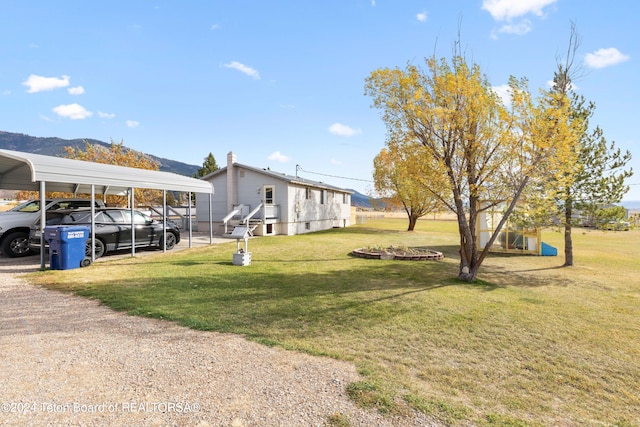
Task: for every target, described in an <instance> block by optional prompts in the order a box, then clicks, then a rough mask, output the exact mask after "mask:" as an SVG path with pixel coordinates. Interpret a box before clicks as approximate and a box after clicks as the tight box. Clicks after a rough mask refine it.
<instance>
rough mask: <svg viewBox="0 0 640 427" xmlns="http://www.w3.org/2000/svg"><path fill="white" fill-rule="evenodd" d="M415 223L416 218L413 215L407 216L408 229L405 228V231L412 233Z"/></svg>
mask: <svg viewBox="0 0 640 427" xmlns="http://www.w3.org/2000/svg"><path fill="white" fill-rule="evenodd" d="M417 222H418V216H417V215H414V214H413V213H411V214H409V228H407V231H413V229H414V228H416V223H417Z"/></svg>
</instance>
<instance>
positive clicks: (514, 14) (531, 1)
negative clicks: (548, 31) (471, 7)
mask: <svg viewBox="0 0 640 427" xmlns="http://www.w3.org/2000/svg"><path fill="white" fill-rule="evenodd" d="M557 1H558V0H484V1H483V2H482V9H483V10H486V11H488V12H489V13H490V14H491V16H493V19H495V20H496V21H509V20H511V19H513V18H519V17H521V16H525V15H528V14H530V13H532V14H534V15H536V16H543V15H544V12H543V9H544V8H545V7H547V6H549V5H552V4H554V3H556V2H557Z"/></svg>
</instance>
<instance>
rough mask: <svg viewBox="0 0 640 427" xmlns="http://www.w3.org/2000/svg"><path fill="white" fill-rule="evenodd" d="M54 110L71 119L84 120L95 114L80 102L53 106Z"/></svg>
mask: <svg viewBox="0 0 640 427" xmlns="http://www.w3.org/2000/svg"><path fill="white" fill-rule="evenodd" d="M53 112H54V113H56V114H57V115H59V116H60V117H66V118H67V119H71V120H83V119H86V118H87V117H91V116H93V113H92V112H91V111H88V110H87V109H85V108H84V107H83V106H82V105H80V104H75V103H74V104H67V105H58V106H57V107H55V108H53Z"/></svg>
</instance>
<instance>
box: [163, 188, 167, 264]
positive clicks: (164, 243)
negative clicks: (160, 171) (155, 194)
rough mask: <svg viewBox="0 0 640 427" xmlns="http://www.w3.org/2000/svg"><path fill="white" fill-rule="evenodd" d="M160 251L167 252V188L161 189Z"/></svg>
mask: <svg viewBox="0 0 640 427" xmlns="http://www.w3.org/2000/svg"><path fill="white" fill-rule="evenodd" d="M162 252H167V190H162Z"/></svg>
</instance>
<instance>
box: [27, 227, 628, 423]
mask: <svg viewBox="0 0 640 427" xmlns="http://www.w3.org/2000/svg"><path fill="white" fill-rule="evenodd" d="M406 225H407V221H406V220H391V219H386V220H370V221H368V222H367V223H366V224H363V225H358V226H353V227H350V228H344V229H334V230H330V231H326V232H319V233H313V234H308V235H302V236H291V237H285V236H275V237H268V238H257V239H252V240H251V241H250V242H249V249H250V250H251V252H252V255H253V261H252V264H251V265H250V266H246V267H239V266H234V265H232V263H231V259H232V253H233V252H234V251H235V249H236V244H235V242H230V243H229V244H222V245H215V246H211V247H204V248H196V249H190V250H185V251H180V252H176V253H168V254H164V255H163V254H160V253H159V254H157V255H152V256H145V257H138V258H131V259H114V260H110V261H105V262H100V263H96V264H94V265H92V266H91V267H90V268H85V269H77V270H69V271H47V272H40V273H35V274H32V275H31V276H30V279H31V280H32V281H33V282H35V283H39V284H43V285H45V286H48V287H51V288H54V289H61V290H68V291H74V292H76V293H78V294H81V295H85V296H88V297H91V298H96V299H99V300H101V301H102V302H103V303H104V304H106V305H109V306H111V307H113V308H114V309H117V310H125V311H127V312H129V313H131V314H134V315H142V316H151V317H156V318H163V319H171V320H175V321H177V322H179V323H181V324H184V325H187V326H190V327H193V328H198V329H203V330H212V331H222V332H232V333H238V334H243V335H245V336H246V337H247V338H249V339H253V340H256V341H259V342H263V343H265V344H268V345H278V346H282V347H285V348H288V349H294V350H298V351H305V352H309V353H311V354H318V355H328V356H331V357H336V358H340V359H344V360H349V361H353V363H354V364H355V365H356V366H357V367H358V369H359V371H360V372H361V373H362V374H363V375H364V378H365V380H364V381H363V382H361V383H356V384H351V385H350V386H349V387H348V392H349V394H350V395H351V396H352V397H353V398H354V399H356V400H357V401H358V402H359V403H360V404H362V405H372V406H375V407H377V408H378V409H379V410H381V411H383V412H391V413H402V411H403V410H404V409H405V407H406V406H407V405H410V406H413V407H414V408H417V409H419V410H421V411H424V412H426V413H428V414H430V415H432V416H434V417H436V418H438V419H440V420H441V421H443V422H444V423H446V424H451V425H462V424H465V423H468V422H471V423H473V424H476V425H509V426H520V425H541V426H542V425H620V426H630V425H640V278H638V276H639V274H638V273H639V272H640V239H639V237H640V231H636V230H632V231H627V232H602V231H583V230H581V229H577V230H575V238H574V248H575V255H576V257H575V260H576V267H573V268H560V267H559V266H560V265H561V264H562V263H563V258H562V256H558V257H535V256H505V255H493V256H490V257H489V258H488V259H487V260H486V261H485V264H484V265H483V267H482V268H481V270H480V274H479V277H480V279H481V280H479V281H478V283H475V284H467V283H460V282H458V281H457V280H455V277H456V276H457V270H458V261H457V246H456V244H457V242H458V237H457V233H456V225H455V223H453V222H445V221H435V222H434V221H425V220H422V221H419V223H418V226H417V228H416V231H415V232H411V233H409V232H406V231H404V230H405V229H406ZM561 239H562V235H561V234H560V233H558V232H556V231H553V230H549V231H547V232H545V233H544V234H543V240H544V241H545V242H547V243H550V244H552V245H554V246H556V247H558V249H559V253H560V254H562V245H561ZM391 244H393V245H405V246H426V247H429V248H432V249H436V250H439V251H442V252H444V254H445V256H446V258H445V260H444V261H427V262H409V261H380V260H367V259H361V258H354V257H351V256H350V255H349V252H350V251H351V250H352V249H355V248H358V247H362V246H382V245H391ZM70 284H72V285H70Z"/></svg>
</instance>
